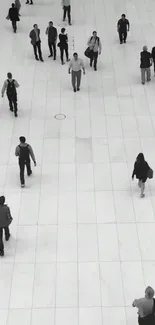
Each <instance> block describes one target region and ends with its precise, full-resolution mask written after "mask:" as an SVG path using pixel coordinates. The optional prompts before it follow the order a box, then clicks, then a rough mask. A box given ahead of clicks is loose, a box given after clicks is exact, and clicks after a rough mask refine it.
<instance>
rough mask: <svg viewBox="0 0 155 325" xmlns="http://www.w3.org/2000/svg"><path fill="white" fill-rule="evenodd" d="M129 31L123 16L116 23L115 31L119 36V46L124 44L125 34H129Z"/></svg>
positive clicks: (127, 22) (126, 20)
mask: <svg viewBox="0 0 155 325" xmlns="http://www.w3.org/2000/svg"><path fill="white" fill-rule="evenodd" d="M129 29H130V23H129V20H128V19H126V15H124V14H123V15H122V17H121V19H119V20H118V23H117V31H118V34H119V40H120V44H122V43H123V42H124V43H126V39H127V33H128V32H129Z"/></svg>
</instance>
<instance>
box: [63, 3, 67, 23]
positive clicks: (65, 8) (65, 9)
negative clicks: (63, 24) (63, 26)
mask: <svg viewBox="0 0 155 325" xmlns="http://www.w3.org/2000/svg"><path fill="white" fill-rule="evenodd" d="M63 10H64V14H63V21H65V19H66V13H67V7H66V6H64V7H63Z"/></svg>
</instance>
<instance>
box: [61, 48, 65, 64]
mask: <svg viewBox="0 0 155 325" xmlns="http://www.w3.org/2000/svg"><path fill="white" fill-rule="evenodd" d="M63 56H64V48H63V47H61V48H60V58H61V63H62V64H63V63H64V60H63Z"/></svg>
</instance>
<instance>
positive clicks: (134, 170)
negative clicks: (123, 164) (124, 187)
mask: <svg viewBox="0 0 155 325" xmlns="http://www.w3.org/2000/svg"><path fill="white" fill-rule="evenodd" d="M135 174H136V162H135V164H134V169H133V173H132V179H134V176H135Z"/></svg>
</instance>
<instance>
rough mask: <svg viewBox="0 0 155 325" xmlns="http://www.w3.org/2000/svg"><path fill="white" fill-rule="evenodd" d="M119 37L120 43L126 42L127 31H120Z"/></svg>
mask: <svg viewBox="0 0 155 325" xmlns="http://www.w3.org/2000/svg"><path fill="white" fill-rule="evenodd" d="M119 39H120V43H122V42H123V41H124V43H125V42H126V39H127V31H119Z"/></svg>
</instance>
